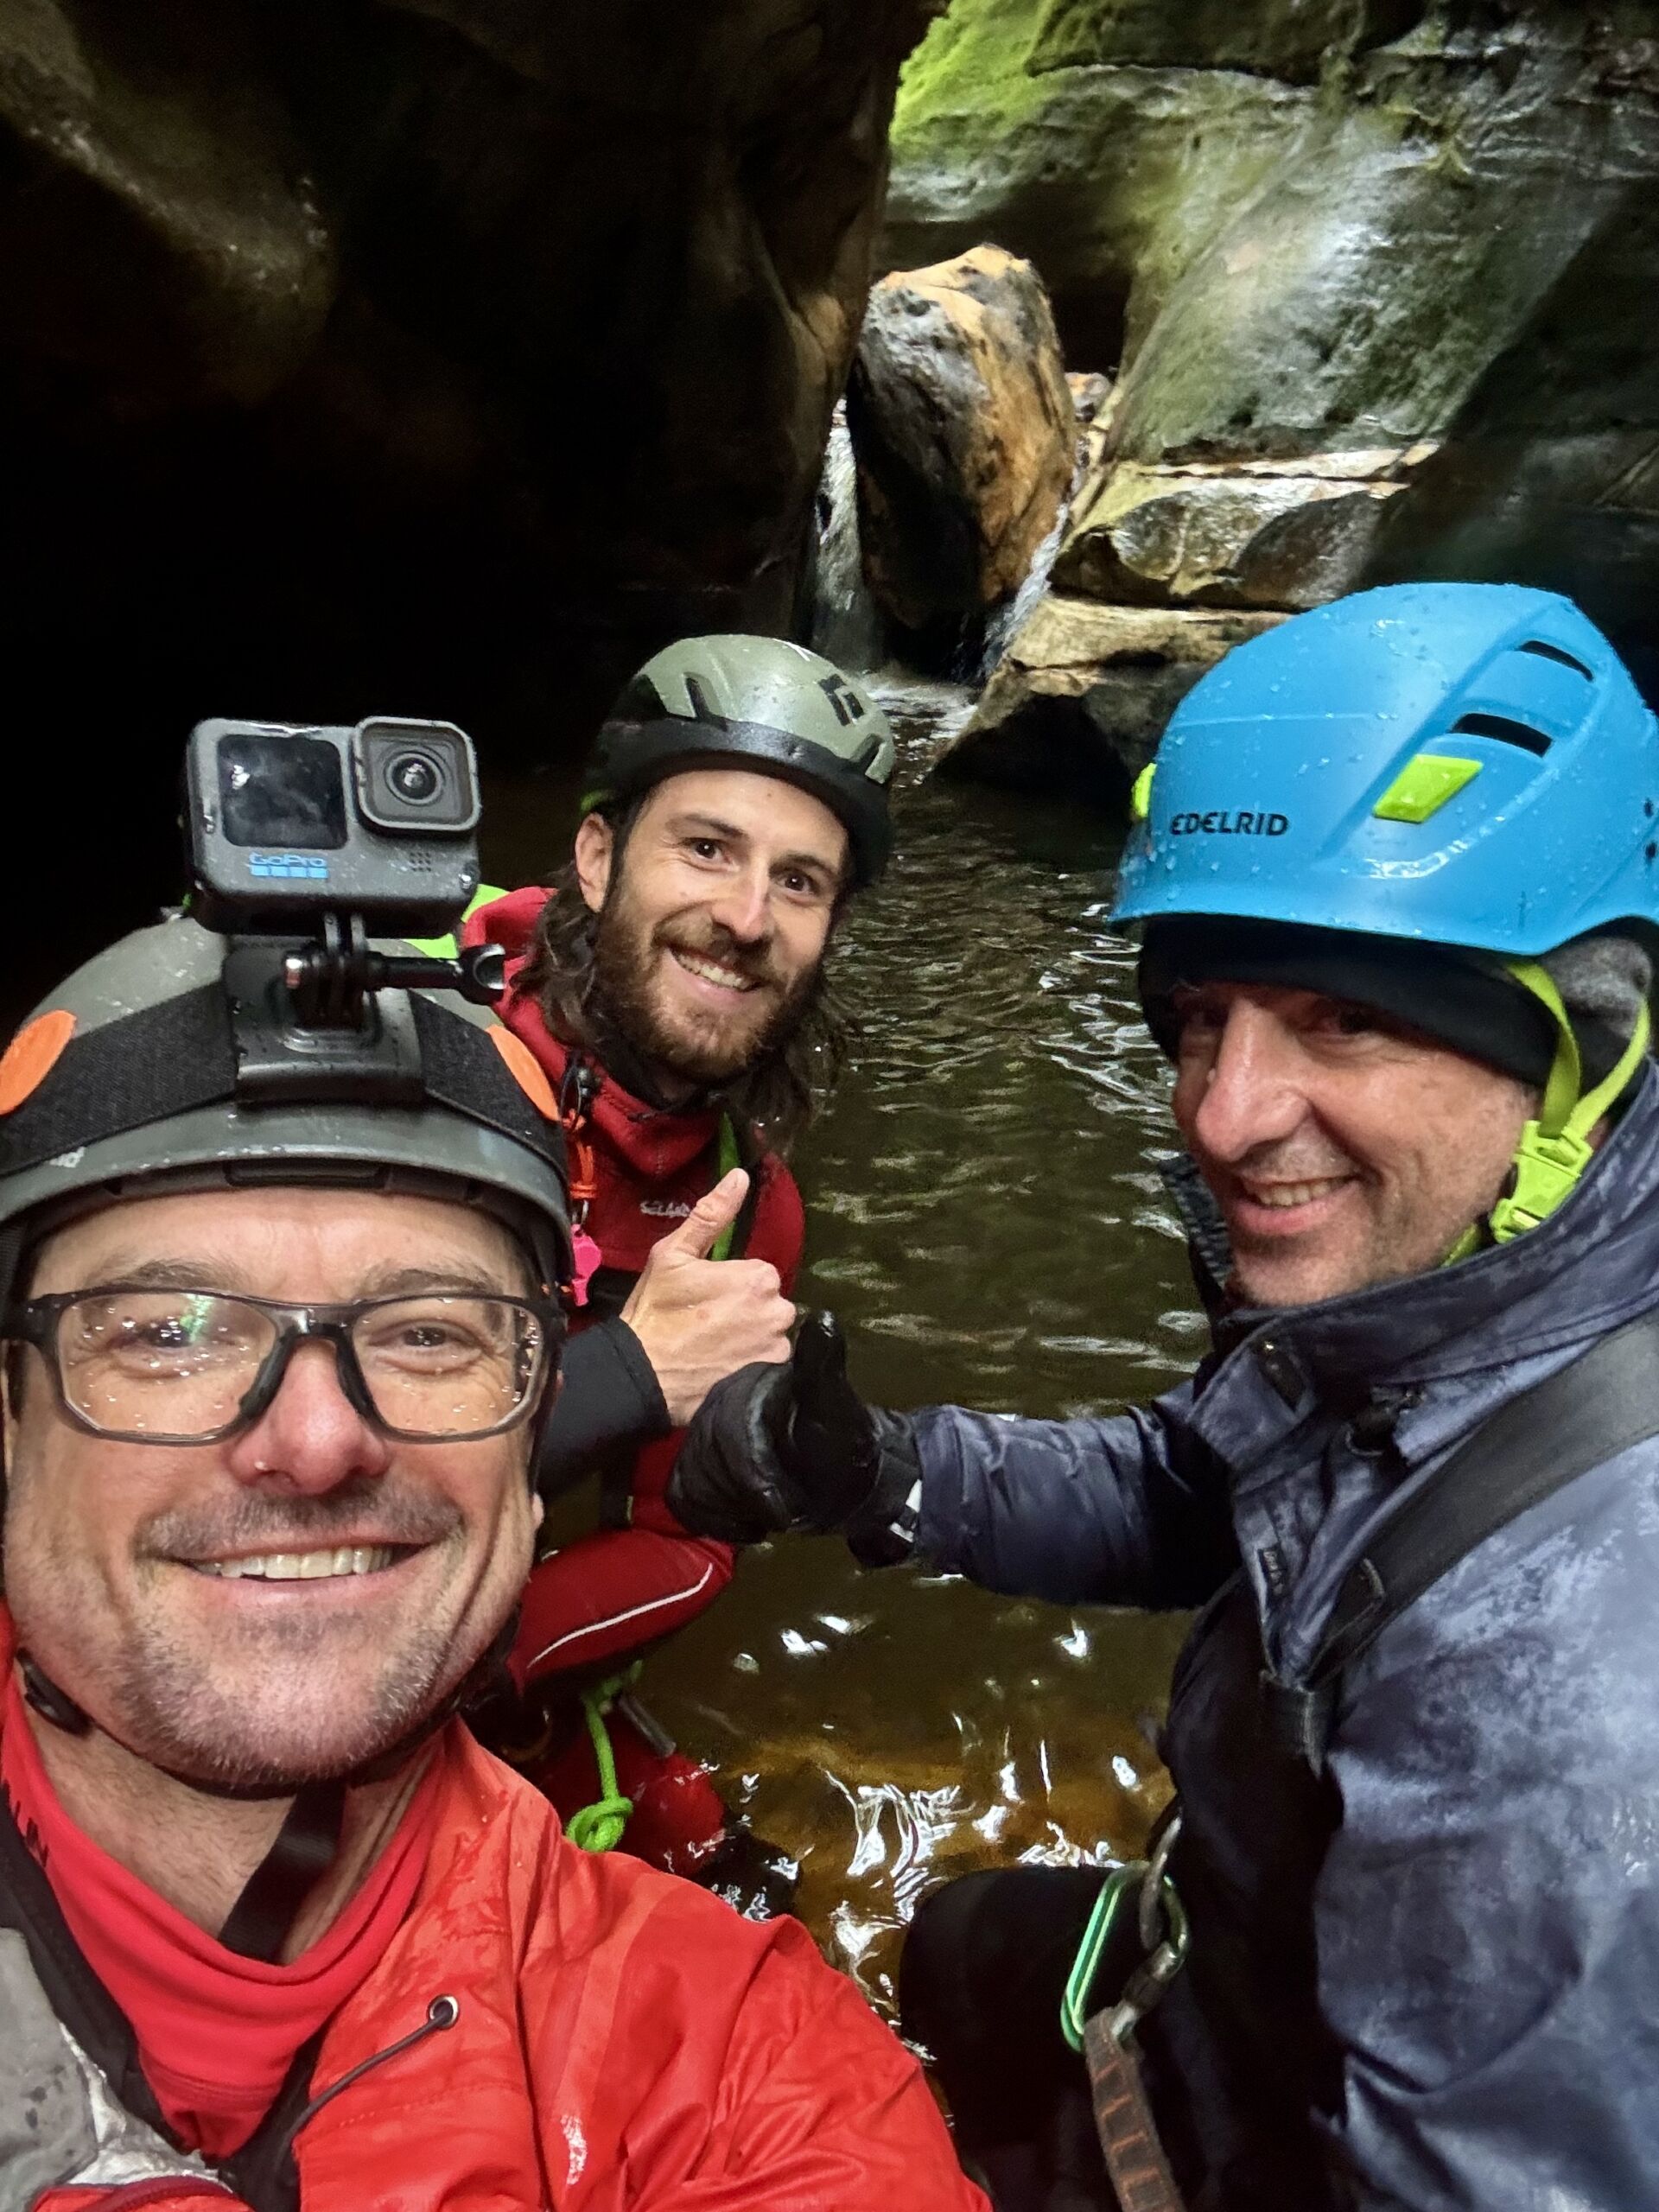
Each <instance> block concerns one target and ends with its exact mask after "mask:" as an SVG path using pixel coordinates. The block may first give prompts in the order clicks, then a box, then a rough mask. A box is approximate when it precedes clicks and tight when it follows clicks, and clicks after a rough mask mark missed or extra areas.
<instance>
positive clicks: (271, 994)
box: [223, 913, 506, 1106]
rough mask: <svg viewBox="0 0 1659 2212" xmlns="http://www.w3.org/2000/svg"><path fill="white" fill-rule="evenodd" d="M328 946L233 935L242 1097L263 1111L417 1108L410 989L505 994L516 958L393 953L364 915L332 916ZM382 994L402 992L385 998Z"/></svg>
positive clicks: (230, 952) (232, 998) (480, 997)
mask: <svg viewBox="0 0 1659 2212" xmlns="http://www.w3.org/2000/svg"><path fill="white" fill-rule="evenodd" d="M321 923H322V937H321V942H320V943H312V944H295V943H294V941H293V940H292V939H291V938H289V939H286V940H284V939H282V938H232V939H231V940H230V942H229V945H228V948H227V950H226V956H225V965H224V969H223V979H224V986H225V994H226V999H227V1000H228V1001H229V1005H230V1013H231V1032H232V1042H233V1045H234V1047H235V1052H236V1060H237V1084H236V1087H237V1095H238V1097H240V1098H243V1099H245V1100H246V1101H247V1102H248V1103H250V1104H252V1105H275V1104H278V1103H295V1104H297V1103H302V1102H304V1101H308V1100H316V1099H321V1098H340V1097H342V1096H348V1095H349V1096H354V1097H361V1098H365V1099H366V1098H373V1099H376V1100H378V1101H379V1102H380V1103H385V1104H393V1105H410V1106H418V1105H419V1104H420V1103H421V1101H422V1098H423V1096H424V1090H423V1075H422V1066H421V1048H420V1040H419V1038H418V1035H417V1033H416V1025H415V1020H414V1017H413V1014H412V1013H411V1012H410V1005H409V1001H408V1000H407V998H405V997H404V996H403V995H402V994H404V993H405V992H408V991H411V990H417V989H421V990H450V991H455V992H457V993H459V994H460V995H461V996H462V997H463V998H467V999H469V1000H470V1001H472V1002H473V1003H474V1005H478V1006H490V1005H493V1003H494V1001H495V1000H496V999H497V998H499V995H500V993H501V990H502V988H503V984H504V981H505V962H506V955H505V952H504V951H503V950H502V949H501V947H500V946H499V945H495V944H484V945H476V946H472V947H469V948H468V949H467V951H465V952H463V953H462V954H461V957H460V958H459V959H458V960H440V959H429V958H428V957H425V956H424V955H422V954H418V953H408V954H402V953H385V952H381V951H379V950H377V949H376V948H375V947H374V946H373V945H372V944H370V943H369V939H368V933H367V931H366V930H365V927H364V924H363V918H362V916H361V915H360V914H346V915H340V914H334V913H325V914H324V915H323V916H322V917H321ZM382 994H391V995H390V996H384V997H383V995H382Z"/></svg>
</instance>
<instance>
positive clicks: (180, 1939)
mask: <svg viewBox="0 0 1659 2212" xmlns="http://www.w3.org/2000/svg"><path fill="white" fill-rule="evenodd" d="M446 1758H448V1737H447V1736H446V1738H444V1739H443V1741H442V1744H441V1745H440V1747H439V1749H438V1751H436V1752H435V1755H434V1756H433V1758H431V1759H430V1760H429V1762H428V1764H427V1770H426V1772H425V1773H424V1774H423V1776H422V1777H421V1780H420V1783H419V1784H418V1785H417V1787H416V1790H415V1794H414V1796H412V1797H411V1798H410V1802H409V1803H408V1805H407V1806H406V1807H405V1808H404V1816H403V1818H402V1820H401V1821H399V1822H398V1824H397V1828H396V1830H395V1831H394V1833H393V1834H392V1837H391V1841H390V1842H389V1843H388V1844H387V1845H386V1847H385V1849H384V1850H383V1851H382V1852H381V1853H380V1856H379V1857H378V1859H376V1860H375V1862H374V1864H373V1866H372V1867H371V1868H370V1869H369V1872H368V1874H367V1876H366V1878H365V1880H364V1882H363V1884H362V1885H361V1887H360V1888H359V1890H358V1891H357V1892H356V1894H355V1895H354V1896H353V1897H352V1898H351V1899H350V1901H349V1902H348V1903H347V1904H346V1909H345V1910H344V1911H343V1912H342V1913H341V1914H340V1917H339V1918H338V1919H337V1920H336V1921H335V1922H334V1924H333V1925H332V1927H330V1928H329V1929H327V1932H326V1933H325V1934H324V1935H323V1936H321V1937H320V1938H319V1939H318V1941H317V1942H315V1943H314V1944H313V1945H312V1946H311V1948H310V1949H309V1950H308V1951H306V1952H305V1953H303V1954H302V1956H301V1957H299V1958H297V1959H296V1960H295V1961H294V1963H293V1964H292V1965H291V1966H267V1965H265V1964H264V1963H263V1961H259V1960H257V1959H245V1958H243V1957H241V1956H240V1955H238V1953H237V1952H235V1951H227V1950H226V1948H225V1947H224V1946H223V1944H221V1943H219V1942H216V1941H215V1940H214V1938H213V1936H209V1935H207V1933H206V1931H205V1930H203V1929H200V1928H198V1927H197V1926H196V1924H195V1923H194V1921H190V1920H187V1919H186V1918H185V1916H184V1915H183V1914H182V1913H181V1912H180V1911H178V1910H176V1909H175V1907H174V1906H172V1905H170V1904H168V1903H167V1901H166V1899H165V1898H163V1897H157V1896H156V1892H155V1891H154V1890H151V1889H148V1888H146V1886H145V1885H144V1884H143V1882H141V1881H140V1880H139V1879H138V1878H137V1875H136V1874H130V1873H129V1872H127V1869H126V1868H125V1867H124V1866H121V1865H120V1864H118V1861H117V1860H115V1859H111V1857H110V1855H109V1853H107V1852H105V1851H102V1850H100V1849H99V1847H98V1845H97V1844H95V1843H94V1842H93V1841H92V1839H91V1837H90V1836H87V1835H85V1834H82V1832H81V1830H80V1829H79V1828H78V1827H76V1826H75V1824H74V1822H73V1821H72V1820H71V1819H70V1818H69V1815H67V1813H66V1812H65V1811H64V1809H63V1807H62V1806H61V1805H60V1803H59V1802H58V1799H57V1796H56V1793H55V1792H54V1789H53V1788H52V1784H51V1783H50V1782H49V1781H48V1778H47V1773H46V1769H45V1767H44V1766H43V1765H42V1764H41V1754H40V1749H39V1746H38V1745H36V1743H35V1737H34V1732H33V1731H32V1729H31V1728H30V1726H29V1718H28V1714H27V1713H26V1711H25V1708H24V1705H23V1700H22V1693H21V1691H20V1690H19V1688H18V1687H17V1680H16V1675H15V1674H11V1673H10V1672H9V1675H8V1681H7V1688H6V1694H5V1715H4V1726H3V1729H0V1791H3V1792H4V1795H5V1797H6V1800H7V1802H8V1803H9V1804H10V1808H11V1813H12V1817H13V1819H14V1820H16V1823H17V1826H18V1828H19V1830H20V1831H21V1832H22V1837H23V1840H24V1841H25V1842H26V1843H27V1844H28V1846H29V1849H30V1851H31V1852H32V1853H34V1855H35V1858H36V1859H38V1860H39V1862H40V1864H41V1868H42V1869H43V1871H44V1872H45V1874H46V1878H47V1879H48V1882H49V1883H50V1884H51V1885H52V1894H53V1895H54V1897H56V1899H57V1901H58V1909H59V1910H60V1912H61V1913H62V1915H63V1916H64V1919H65V1921H66V1922H67V1924H68V1928H69V1932H70V1934H71V1935H72V1936H73V1937H74V1939H75V1942H76V1943H77V1944H78V1945H79V1948H80V1951H81V1955H82V1956H83V1957H84V1958H85V1959H86V1963H87V1965H88V1966H89V1967H91V1968H92V1972H93V1973H94V1974H96V1975H97V1977H98V1979H99V1981H101V1982H102V1983H103V1985H104V1986H105V1989H107V1990H108V1992H109V1993H110V1995H111V1997H112V1998H113V1999H115V2001H116V2003H117V2004H118V2005H119V2006H120V2008H121V2010H122V2011H123V2012H124V2013H125V2014H126V2017H127V2018H128V2019H129V2020H130V2022H131V2024H132V2030H133V2033H134V2035H135V2036H136V2037H137V2044H138V2056H139V2059H140V2061H141V2063H142V2064H143V2069H144V2076H145V2079H146V2080H147V2081H148V2082H149V2085H150V2087H151V2088H152V2089H153V2090H154V2091H155V2092H156V2102H157V2103H158V2104H159V2105H160V2107H161V2108H162V2113H163V2114H164V2115H165V2116H166V2119H167V2121H168V2126H170V2127H172V2128H174V2129H175V2131H176V2132H177V2133H178V2134H179V2135H180V2137H181V2139H183V2141H184V2142H185V2143H186V2144H187V2145H188V2147H189V2148H191V2149H192V2150H199V2151H201V2152H204V2153H205V2154H206V2156H207V2157H208V2158H229V2157H230V2155H231V2154H232V2152H234V2151H236V2150H238V2149H239V2148H240V2147H241V2145H243V2144H244V2143H245V2142H246V2141H247V2139H248V2138H249V2137H250V2136H251V2134H252V2133H253V2132H254V2130H255V2129H256V2128H257V2126H258V2125H259V2123H260V2121H261V2120H263V2119H264V2116H265V2114H266V2113H267V2112H268V2111H269V2110H270V2107H271V2105H272V2104H273V2103H274V2102H275V2101H276V2098H277V2092H278V2091H279V2090H280V2089H281V2088H282V2086H283V2080H284V2079H285V2077H286V2075H287V2074H288V2069H289V2066H290V2065H291V2064H292V2063H293V2060H294V2055H295V2053H296V2051H297V2050H299V2049H300V2047H301V2046H302V2044H306V2043H308V2042H309V2040H310V2039H311V2037H313V2036H314V2035H315V2033H316V2032H317V2031H318V2029H319V2028H321V2026H322V2025H323V2024H324V2022H325V2021H327V2020H328V2019H330V2018H333V2016H334V2014H335V2013H336V2012H339V2010H340V2006H341V2005H344V2004H345V2002H346V1999H348V1998H349V1997H350V1996H352V1995H353V1993H354V1992H355V1991H356V1989H357V1988H358V1986H359V1984H360V1983H361V1982H362V1981H363V1980H365V1977H366V1976H367V1974H368V1973H369V1971H370V1969H371V1968H372V1967H373V1966H374V1965H375V1964H376V1963H377V1961H378V1960H379V1959H380V1957H381V1956H382V1955H383V1954H384V1953H385V1948H386V1947H387V1945H388V1944H389V1943H390V1942H391V1938H392V1936H393V1935H394V1933H395V1932H396V1930H397V1928H398V1927H399V1926H400V1925H401V1923H402V1922H403V1920H404V1916H405V1915H406V1914H407V1913H408V1911H409V1909H410V1904H412V1903H413V1902H414V1897H415V1892H416V1889H417V1888H418V1886H419V1884H420V1879H421V1876H422V1874H423V1872H424V1871H425V1867H426V1861H427V1854H428V1852H429V1849H430V1847H431V1842H432V1836H433V1827H434V1821H435V1815H436V1809H437V1805H438V1800H439V1795H440V1788H439V1784H440V1776H441V1773H442V1768H443V1766H444V1764H445V1761H446Z"/></svg>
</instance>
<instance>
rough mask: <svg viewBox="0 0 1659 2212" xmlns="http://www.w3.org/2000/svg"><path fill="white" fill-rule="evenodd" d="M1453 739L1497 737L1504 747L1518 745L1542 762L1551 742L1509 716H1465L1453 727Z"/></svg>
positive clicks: (1537, 730)
mask: <svg viewBox="0 0 1659 2212" xmlns="http://www.w3.org/2000/svg"><path fill="white" fill-rule="evenodd" d="M1452 736H1453V737H1495V738H1497V740H1498V741H1499V742H1500V743H1502V744H1504V745H1518V746H1519V747H1521V749H1522V752H1523V753H1536V754H1537V756H1538V758H1539V759H1540V760H1542V759H1543V757H1544V755H1545V753H1548V750H1549V740H1548V738H1547V737H1546V736H1545V735H1544V734H1543V732H1542V730H1541V729H1534V728H1532V727H1531V726H1530V725H1529V723H1527V722H1517V721H1511V719H1510V716H1509V715H1462V716H1461V717H1460V718H1459V720H1458V721H1456V722H1454V723H1453V724H1452Z"/></svg>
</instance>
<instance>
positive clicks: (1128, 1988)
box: [1060, 1814, 1191, 2052]
mask: <svg viewBox="0 0 1659 2212" xmlns="http://www.w3.org/2000/svg"><path fill="white" fill-rule="evenodd" d="M1180 1832H1181V1822H1180V1816H1179V1814H1178V1815H1176V1817H1175V1818H1174V1819H1173V1821H1170V1823H1169V1825H1168V1826H1167V1827H1166V1828H1165V1830H1164V1833H1163V1834H1162V1835H1161V1836H1160V1838H1159V1840H1158V1846H1157V1848H1156V1850H1155V1851H1154V1853H1153V1855H1152V1857H1151V1858H1150V1859H1128V1860H1127V1861H1126V1862H1125V1863H1124V1865H1122V1866H1116V1867H1114V1868H1113V1870H1112V1872H1110V1873H1109V1875H1108V1876H1107V1878H1106V1880H1105V1882H1104V1883H1103V1885H1102V1887H1101V1891H1100V1895H1099V1896H1098V1897H1096V1899H1095V1903H1094V1909H1093V1910H1092V1911H1091V1912H1090V1915H1089V1924H1088V1926H1087V1927H1086V1928H1085V1929H1084V1931H1083V1941H1082V1942H1081V1943H1080V1944H1079V1945H1078V1946H1077V1957H1076V1958H1075V1959H1074V1960H1073V1961H1072V1962H1071V1973H1070V1974H1069V1975H1068V1976H1067V1977H1066V1983H1065V1995H1064V1996H1063V1997H1062V1998H1061V1999H1060V2031H1061V2033H1062V2034H1063V2035H1064V2036H1065V2039H1066V2041H1067V2043H1068V2044H1070V2045H1071V2048H1072V2050H1075V2051H1079V2052H1080V2051H1081V2050H1083V2048H1084V2030H1085V2028H1086V2027H1087V2026H1088V2024H1089V2023H1090V2018H1091V2017H1092V2013H1091V2007H1090V1999H1091V1998H1092V1997H1093V1994H1094V1986H1095V1982H1096V1978H1097V1977H1098V1975H1099V1973H1100V1969H1101V1966H1102V1963H1103V1960H1104V1958H1105V1955H1106V1952H1107V1949H1108V1947H1109V1945H1110V1943H1111V1941H1112V1935H1113V1931H1114V1929H1116V1926H1117V1924H1118V1922H1119V1919H1120V1916H1121V1915H1122V1910H1123V1908H1124V1905H1125V1904H1126V1903H1127V1901H1128V1899H1129V1898H1130V1897H1133V1898H1134V1899H1135V1919H1136V1933H1137V1935H1138V1936H1139V1938H1140V1942H1141V1953H1142V1955H1141V1961H1140V1963H1139V1964H1138V1965H1137V1966H1135V1967H1133V1968H1132V1969H1131V1971H1130V1973H1129V1975H1128V1980H1126V1981H1125V1982H1124V1985H1123V1988H1122V1993H1121V1995H1120V1996H1119V1998H1118V1999H1117V2002H1116V2004H1115V2005H1111V2006H1110V2007H1109V2008H1108V2007H1106V2006H1104V2005H1103V2006H1101V2007H1099V2008H1098V2010H1099V2012H1101V2013H1103V2015H1104V2024H1105V2031H1106V2033H1107V2035H1108V2036H1109V2037H1110V2038H1111V2040H1112V2041H1113V2042H1114V2043H1115V2044H1119V2045H1122V2044H1123V2043H1124V2042H1125V2041H1126V2040H1127V2038H1128V2037H1129V2036H1130V2035H1131V2034H1132V2033H1133V2032H1134V2031H1135V2029H1136V2028H1137V2027H1138V2026H1139V2025H1140V2024H1141V2021H1142V2020H1143V2019H1145V2018H1146V2017H1147V2013H1148V2012H1151V2010H1152V2008H1153V2006H1154V2005H1155V2004H1157V2002H1158V2000H1159V1999H1160V1997H1161V1996H1162V1995H1163V1993H1164V1992H1165V1990H1166V1989H1167V1988H1168V1986H1169V1985H1170V1983H1171V1982H1172V1981H1173V1980H1174V1979H1175V1977H1176V1975H1177V1974H1179V1972H1180V1970H1181V1968H1182V1967H1183V1966H1185V1963H1186V1954H1187V1949H1188V1947H1189V1943H1190V1941H1191V1937H1190V1931H1189V1929H1188V1927H1187V1919H1186V1910H1185V1906H1184V1905H1183V1904H1182V1903H1181V1900H1180V1896H1179V1892H1178V1891H1177V1890H1176V1887H1175V1885H1174V1883H1173V1880H1172V1879H1171V1878H1170V1875H1169V1872H1168V1865H1169V1855H1170V1853H1171V1852H1172V1851H1173V1849H1174V1847H1175V1843H1176V1840H1177V1838H1178V1837H1179V1834H1180Z"/></svg>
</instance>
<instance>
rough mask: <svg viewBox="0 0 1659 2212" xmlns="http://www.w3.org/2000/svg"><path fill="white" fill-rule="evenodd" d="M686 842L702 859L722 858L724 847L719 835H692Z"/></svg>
mask: <svg viewBox="0 0 1659 2212" xmlns="http://www.w3.org/2000/svg"><path fill="white" fill-rule="evenodd" d="M686 842H687V843H688V845H689V847H690V850H691V851H692V852H693V853H694V854H696V857H697V858H698V859H699V860H700V861H717V860H718V859H719V858H720V855H721V842H720V840H719V838H718V837H691V838H688V839H687V841H686Z"/></svg>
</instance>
